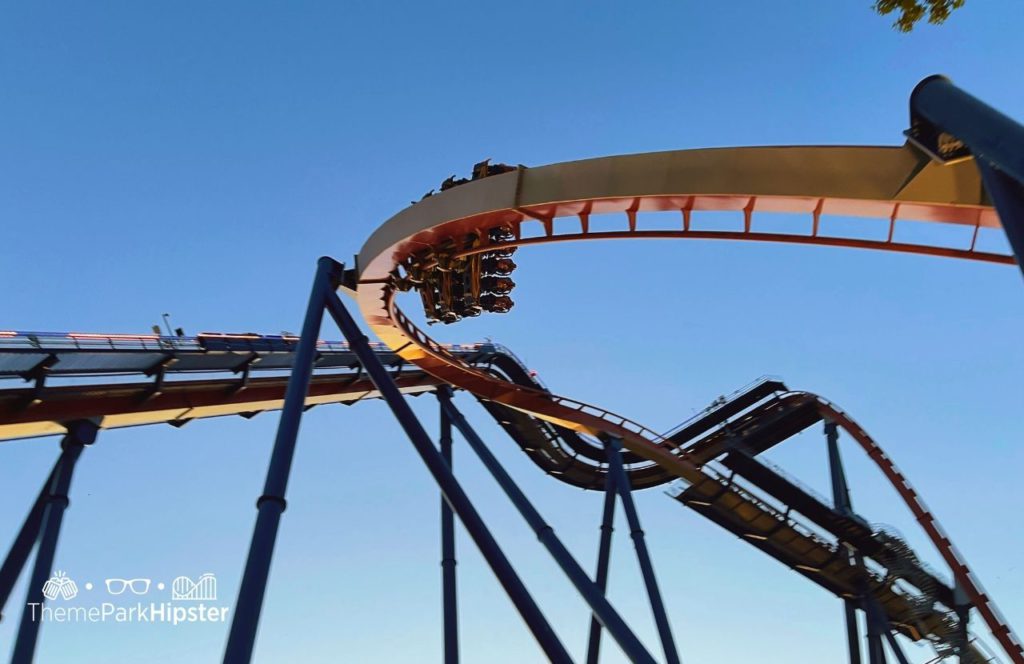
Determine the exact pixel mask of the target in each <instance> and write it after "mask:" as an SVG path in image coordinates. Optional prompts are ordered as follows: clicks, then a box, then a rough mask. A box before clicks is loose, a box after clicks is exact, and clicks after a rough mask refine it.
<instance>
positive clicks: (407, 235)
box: [356, 146, 1024, 663]
mask: <svg viewBox="0 0 1024 664" xmlns="http://www.w3.org/2000/svg"><path fill="white" fill-rule="evenodd" d="M722 210H738V211H741V212H742V213H743V220H744V230H743V232H741V233H740V232H733V231H725V232H720V231H702V232H699V233H698V232H695V231H692V230H691V228H690V222H691V218H692V215H693V214H694V213H695V212H700V211H722ZM648 211H660V212H665V211H676V212H678V213H679V214H680V215H681V220H682V226H683V228H682V229H681V230H680V231H673V232H664V231H662V232H660V234H659V232H658V231H655V232H653V233H651V232H647V233H646V234H647V235H648V236H654V237H667V236H671V237H692V238H702V239H706V238H709V237H717V238H723V239H750V240H761V241H766V240H767V241H786V242H799V243H804V244H824V245H841V246H849V247H857V248H875V249H881V250H888V251H898V252H911V253H921V254H932V255H939V256H949V257H956V258H965V259H977V260H985V261H991V262H998V263H1007V264H1013V262H1014V260H1013V257H1012V256H1004V255H998V254H982V253H979V252H976V251H975V242H976V240H977V235H978V231H979V229H981V228H982V227H989V228H997V227H998V226H999V221H998V218H997V216H996V214H995V212H994V211H993V210H992V208H991V206H990V204H989V202H988V200H987V198H986V196H985V193H984V190H983V187H982V185H981V182H980V178H979V176H978V173H977V170H976V168H975V167H974V165H973V163H972V162H970V161H967V162H961V163H959V164H956V165H949V166H939V165H937V164H934V163H931V162H930V161H929V160H928V159H927V158H926V157H923V156H922V155H920V154H918V153H917V152H915V151H914V150H913V149H912V148H910V147H908V146H904V147H782V148H732V149H716V150H689V151H678V152H661V153H650V154H640V155H628V156H621V157H606V158H601V159H592V160H587V161H581V162H571V163H565V164H555V165H551V166H545V167H541V168H537V169H524V168H520V169H517V170H516V171H515V172H513V173H508V174H505V175H499V176H494V177H488V178H485V179H482V180H479V181H475V182H472V183H470V184H467V185H463V186H460V187H457V188H455V189H452V190H449V191H447V192H445V193H444V194H442V195H438V196H433V197H431V198H428V199H426V200H424V201H422V202H420V203H418V204H416V205H413V206H412V207H409V208H407V209H406V210H404V211H402V212H400V213H399V214H398V215H396V216H395V217H393V218H392V219H390V220H389V221H388V222H387V223H385V224H384V225H383V226H381V227H380V228H379V229H378V230H377V231H376V232H375V233H374V234H373V235H372V236H371V237H370V239H369V240H368V241H367V243H366V244H365V245H364V247H363V249H362V250H361V252H360V254H359V257H358V269H359V275H358V284H357V288H356V298H357V300H358V303H359V306H360V309H361V311H362V313H363V316H364V317H365V319H366V320H367V322H368V324H369V325H370V327H371V328H372V329H373V331H374V332H375V333H376V334H377V336H378V337H379V338H380V340H381V341H383V342H384V343H385V344H387V345H388V346H389V347H391V348H392V349H394V350H395V352H396V353H398V354H399V355H400V356H401V357H402V358H403V359H406V360H408V361H411V362H413V363H415V364H417V365H418V366H419V367H421V368H422V369H423V370H424V371H426V372H428V373H430V374H433V375H434V376H436V377H438V378H441V379H442V380H444V381H447V382H448V383H451V384H452V385H455V386H457V387H460V388H463V389H466V390H468V391H470V392H472V393H474V394H475V395H477V396H478V397H480V398H483V399H489V400H492V401H496V402H498V403H501V404H504V405H506V406H510V407H512V408H515V409H518V410H521V411H524V412H526V413H528V414H530V415H532V416H534V417H538V418H540V419H544V420H547V421H549V422H552V423H554V424H557V425H560V426H563V427H566V428H568V429H572V430H575V431H577V432H581V433H585V434H590V435H599V434H602V433H604V434H611V435H615V436H619V437H620V438H622V440H623V443H624V445H625V447H626V448H627V449H628V450H629V451H630V452H632V453H633V454H635V455H636V456H637V457H639V458H640V461H637V462H636V463H634V464H632V465H631V468H630V470H631V471H632V472H634V473H636V472H642V471H647V472H649V471H650V470H653V469H652V468H651V466H652V465H655V466H657V467H659V468H660V469H661V470H663V471H665V472H666V473H668V474H670V475H672V476H677V477H681V478H684V479H686V480H688V481H691V482H695V481H700V480H701V479H702V478H703V477H704V473H703V472H702V470H701V467H700V466H699V465H698V464H695V463H693V462H692V461H691V460H689V459H687V458H686V456H685V455H683V454H681V453H680V450H678V449H676V448H674V447H673V446H672V445H671V444H669V443H667V442H666V440H665V439H664V438H663V437H661V436H660V435H659V434H657V433H655V432H653V431H651V430H650V429H648V428H646V427H644V426H642V425H640V424H638V423H636V422H633V421H631V420H629V419H627V418H625V417H622V416H619V415H616V414H614V413H611V412H610V411H607V410H604V409H601V408H597V407H594V406H590V405H589V404H584V403H581V402H578V401H575V400H572V399H568V398H565V397H561V396H557V395H553V394H550V393H547V392H544V391H542V390H538V389H532V388H528V387H523V386H519V385H514V384H511V383H509V382H506V381H504V380H501V379H500V378H498V377H495V376H493V375H491V374H488V373H486V372H484V371H481V370H478V369H476V368H474V367H471V366H469V365H468V364H466V363H465V362H463V361H462V360H460V359H458V358H456V357H454V356H452V355H450V354H449V353H447V352H446V351H445V349H444V348H443V347H442V346H441V345H440V344H438V343H437V342H435V341H433V340H432V339H430V337H428V336H427V335H426V334H425V333H424V332H423V331H422V330H420V329H419V328H417V327H416V326H415V325H414V324H413V323H412V322H411V321H410V320H409V318H408V317H407V316H406V315H405V314H404V313H402V311H401V310H400V309H399V308H398V306H397V303H396V297H395V296H396V290H395V287H394V277H395V276H396V275H397V274H398V271H399V269H400V267H401V266H402V265H403V263H404V261H406V260H407V259H408V258H409V257H410V256H411V255H412V254H413V253H415V252H418V251H421V250H423V249H425V248H430V247H433V246H436V245H439V244H440V243H442V242H444V241H446V240H448V239H450V238H457V237H462V236H464V235H465V234H468V233H471V232H476V233H480V234H482V235H484V236H486V231H487V229H490V228H494V227H496V226H510V227H512V229H513V231H514V233H515V240H513V241H512V242H510V243H508V244H519V245H523V244H536V243H542V242H556V241H564V240H566V239H580V238H582V237H606V238H609V239H611V238H622V237H643V236H644V235H645V232H644V231H642V230H641V229H639V228H638V226H639V223H638V219H637V218H638V214H637V213H638V212H648ZM762 211H764V212H787V213H801V212H802V213H807V214H809V215H810V216H811V221H812V232H811V234H810V235H793V236H790V235H785V236H783V235H779V234H765V233H758V232H756V231H755V230H754V228H753V213H754V212H762ZM605 213H625V214H626V216H627V219H628V224H629V230H628V231H625V232H622V233H615V234H609V233H605V234H601V233H594V234H592V233H590V217H591V215H596V214H605ZM823 214H839V215H846V216H855V217H866V218H876V219H878V218H881V219H885V220H888V222H889V232H888V239H887V240H886V241H884V242H883V241H865V240H861V239H856V238H836V237H831V236H830V237H824V236H821V235H819V230H820V221H821V215H823ZM566 216H575V217H577V218H578V223H579V228H580V230H581V232H580V233H573V234H570V235H568V236H566V235H564V234H562V235H559V234H556V233H555V219H556V218H559V217H566ZM903 220H916V221H925V222H931V223H934V224H940V225H943V226H950V227H951V226H968V227H972V228H973V229H974V233H973V239H972V241H971V244H970V247H965V248H963V249H949V248H940V247H933V246H927V245H918V244H908V243H895V242H894V241H893V239H894V234H895V231H896V227H897V222H900V221H903ZM536 221H539V222H540V223H541V225H542V226H543V236H541V237H538V238H524V236H523V232H522V225H523V223H524V222H536ZM491 247H492V248H493V245H491ZM480 250H481V251H486V250H487V248H486V245H485V247H483V248H481V249H480ZM815 398H816V399H817V400H818V407H819V409H820V410H821V412H822V414H823V416H824V417H826V418H828V419H831V420H832V421H835V422H836V423H837V424H838V425H839V426H841V427H842V428H843V429H844V430H846V431H847V433H849V434H850V435H851V436H852V437H853V438H854V439H855V440H857V442H858V443H859V444H860V445H861V447H862V448H863V449H864V450H865V451H866V452H867V453H868V455H869V456H870V458H871V459H872V460H873V461H874V462H875V464H876V465H877V466H878V467H879V469H880V470H881V471H882V472H883V473H884V475H885V476H886V478H888V480H889V481H890V483H891V484H892V485H893V487H894V488H895V489H896V490H897V492H898V493H899V495H900V496H901V498H902V499H903V501H904V502H905V503H906V505H907V507H908V508H909V509H910V510H911V511H912V513H913V514H914V516H915V517H916V518H917V520H918V521H919V522H920V523H921V525H922V527H923V528H924V530H925V532H926V533H927V534H928V536H929V538H930V539H931V540H932V542H933V544H934V545H935V546H936V548H937V549H938V550H939V552H940V554H941V555H942V557H943V558H944V559H945V561H946V562H947V563H948V564H949V566H950V568H951V570H952V572H953V574H954V576H955V578H956V580H957V581H958V582H959V584H960V585H961V586H962V587H963V588H964V590H965V591H966V592H967V595H968V597H969V598H970V600H971V602H972V603H973V605H974V606H975V607H977V608H978V610H979V613H980V614H981V616H982V617H983V619H984V620H985V622H986V624H987V625H988V627H989V629H990V630H991V632H992V634H993V636H994V637H995V638H996V640H997V641H998V642H999V643H1000V645H1001V646H1002V648H1003V649H1004V650H1005V651H1006V653H1007V655H1008V656H1009V657H1010V659H1011V660H1012V661H1013V662H1017V663H1024V651H1022V649H1021V646H1020V644H1019V642H1018V641H1017V640H1016V638H1015V637H1014V635H1013V634H1012V632H1011V631H1010V628H1009V627H1008V625H1006V623H1005V621H1004V620H1003V619H1002V618H1001V617H1000V616H999V614H998V612H997V610H996V608H995V606H994V604H993V603H992V602H991V600H990V599H989V598H988V596H987V595H985V594H984V592H983V591H982V589H981V586H980V584H979V583H978V582H977V581H976V580H975V579H974V578H973V577H972V575H971V573H970V571H969V570H968V568H967V566H966V565H965V564H964V563H963V562H962V559H961V558H960V556H959V554H958V553H957V552H956V550H955V548H954V547H953V544H952V542H951V541H950V540H949V538H948V537H947V536H946V535H945V533H944V532H943V531H942V529H941V528H940V526H939V524H938V522H937V521H936V520H935V517H934V516H933V515H932V514H931V513H930V512H929V511H928V509H927V508H926V507H925V506H924V504H923V503H922V502H921V500H920V499H919V498H918V496H917V493H916V492H915V491H914V490H913V489H912V488H911V487H910V485H909V484H908V483H907V481H906V478H905V477H903V475H902V474H901V473H900V472H899V471H898V470H897V469H896V467H895V466H894V465H893V463H892V461H891V460H890V459H889V458H888V457H887V456H886V455H885V453H884V452H882V450H881V448H880V447H879V446H878V445H877V443H875V442H874V441H873V440H872V439H871V438H870V437H869V436H868V435H867V433H866V432H865V431H864V430H863V429H862V428H861V427H860V426H858V425H857V424H856V423H855V422H854V421H853V420H852V419H851V418H850V417H849V416H847V415H846V414H845V413H843V412H842V411H841V410H839V409H838V408H836V407H834V406H832V405H831V404H830V403H829V402H827V401H825V400H824V399H820V398H818V397H815Z"/></svg>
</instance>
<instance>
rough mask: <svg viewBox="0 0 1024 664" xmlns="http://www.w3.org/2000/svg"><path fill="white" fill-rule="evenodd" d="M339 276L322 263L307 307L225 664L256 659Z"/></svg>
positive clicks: (332, 265)
mask: <svg viewBox="0 0 1024 664" xmlns="http://www.w3.org/2000/svg"><path fill="white" fill-rule="evenodd" d="M340 276H341V266H340V265H339V264H338V263H337V262H335V261H333V260H331V259H330V258H327V257H323V258H321V259H320V260H319V262H318V263H317V271H316V278H315V279H314V281H313V288H312V292H311V293H310V296H309V304H308V305H307V307H306V317H305V320H304V321H303V323H302V334H301V337H300V339H299V345H298V347H297V348H296V350H295V362H294V364H293V365H292V373H291V376H290V377H289V379H288V386H287V388H285V396H284V405H283V407H282V409H281V419H280V420H279V421H278V425H277V436H276V438H275V439H274V448H273V451H272V452H271V457H270V465H269V467H268V468H267V479H266V482H265V483H264V487H263V495H262V496H260V497H259V499H258V500H257V501H256V509H257V515H256V526H255V527H254V528H253V533H252V541H251V542H250V544H249V556H248V558H247V559H246V561H245V571H244V572H243V574H242V583H241V586H240V588H239V590H238V601H236V602H235V611H234V618H233V619H232V621H231V630H230V632H229V633H228V643H227V647H226V648H225V651H224V663H225V664H248V662H249V661H250V660H251V659H252V651H253V647H254V646H255V643H256V630H257V628H258V627H259V620H260V612H261V610H262V608H263V595H264V593H265V592H266V589H267V578H268V577H269V575H270V560H271V558H272V557H273V555H274V543H275V542H276V540H277V529H278V526H279V525H280V523H281V514H282V513H283V512H284V510H285V506H286V503H285V498H284V496H285V489H286V488H287V486H288V475H289V474H290V472H291V466H292V459H293V457H294V456H295V442H296V440H297V439H298V435H299V422H300V421H301V419H302V413H303V407H304V406H305V402H306V395H307V394H308V393H309V382H310V379H311V378H312V376H313V365H314V364H315V363H316V341H317V338H318V337H319V336H320V323H321V322H322V320H323V314H324V305H325V303H326V300H327V295H328V294H329V293H333V291H334V289H335V288H336V287H337V280H338V279H339V278H340Z"/></svg>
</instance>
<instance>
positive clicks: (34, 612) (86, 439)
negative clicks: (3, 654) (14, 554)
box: [11, 421, 98, 664]
mask: <svg viewBox="0 0 1024 664" xmlns="http://www.w3.org/2000/svg"><path fill="white" fill-rule="evenodd" d="M97 431H98V427H97V426H96V424H95V423H93V422H88V421H79V422H74V423H72V424H70V425H68V433H67V435H65V436H64V439H63V440H62V441H61V443H60V446H61V455H60V456H61V458H60V461H58V462H57V472H56V475H55V477H54V478H53V482H52V483H51V484H50V489H49V491H48V493H47V496H46V505H45V506H44V507H43V520H42V524H41V528H40V532H39V549H38V551H36V561H35V565H34V566H33V568H32V576H31V577H29V583H28V597H27V598H26V600H25V609H24V610H23V611H22V613H21V623H20V624H19V625H18V637H17V640H16V641H15V642H14V653H13V654H12V655H11V664H31V662H32V659H33V658H34V657H35V651H36V641H37V640H38V639H39V625H40V623H41V622H42V616H41V615H39V612H40V611H41V610H42V608H43V602H44V601H45V599H46V598H45V597H43V585H44V584H45V583H46V580H47V579H48V578H50V574H52V573H53V561H54V558H56V556H57V540H58V539H59V538H60V526H61V522H62V521H63V520H64V510H66V509H67V507H68V505H69V503H70V501H69V500H68V491H69V490H70V489H71V477H72V475H73V474H74V471H75V463H77V462H78V457H79V456H81V454H82V450H83V449H84V448H85V446H86V445H91V444H92V443H93V442H94V441H95V440H96V432H97Z"/></svg>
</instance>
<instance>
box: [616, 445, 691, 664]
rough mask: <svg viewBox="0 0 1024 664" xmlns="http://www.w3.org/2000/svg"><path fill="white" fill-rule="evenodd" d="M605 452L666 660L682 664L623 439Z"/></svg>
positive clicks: (671, 663)
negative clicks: (638, 508)
mask: <svg viewBox="0 0 1024 664" xmlns="http://www.w3.org/2000/svg"><path fill="white" fill-rule="evenodd" d="M605 449H606V450H607V452H608V473H609V474H610V475H611V476H612V478H613V481H614V482H615V490H616V491H617V492H618V494H619V498H620V499H621V500H622V511H623V512H625V513H626V522H627V523H628V524H629V534H630V537H632V538H633V547H634V548H635V549H636V558H637V561H638V562H639V563H640V573H641V574H642V575H643V577H644V585H645V586H646V588H647V597H648V599H649V600H650V602H651V611H652V612H653V613H654V623H655V624H656V625H657V627H658V635H659V636H660V637H661V647H662V649H663V650H664V651H665V661H667V662H668V664H679V653H678V651H677V650H676V644H675V639H673V638H672V629H671V627H670V626H669V624H668V614H667V613H666V611H665V603H664V602H663V601H662V599H661V591H660V590H658V581H657V579H656V578H655V576H654V565H653V564H652V563H651V554H650V552H649V551H648V550H647V542H646V541H644V531H643V528H641V527H640V517H639V516H637V512H636V505H634V504H633V491H632V487H630V483H629V476H628V475H626V469H625V468H624V467H623V465H622V440H621V439H620V438H618V437H616V436H607V439H606V441H605Z"/></svg>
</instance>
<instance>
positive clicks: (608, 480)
mask: <svg viewBox="0 0 1024 664" xmlns="http://www.w3.org/2000/svg"><path fill="white" fill-rule="evenodd" d="M614 531H615V480H614V479H613V478H612V474H611V473H608V474H607V475H605V478H604V509H603V510H602V512H601V541H600V544H599V545H598V547H597V575H596V577H595V583H597V588H598V590H600V591H601V594H604V593H606V592H607V591H608V563H609V562H610V561H611V557H612V533H613V532H614ZM600 652H601V622H600V621H599V620H598V619H597V616H591V617H590V637H589V639H588V640H587V664H597V658H598V655H599V654H600Z"/></svg>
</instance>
